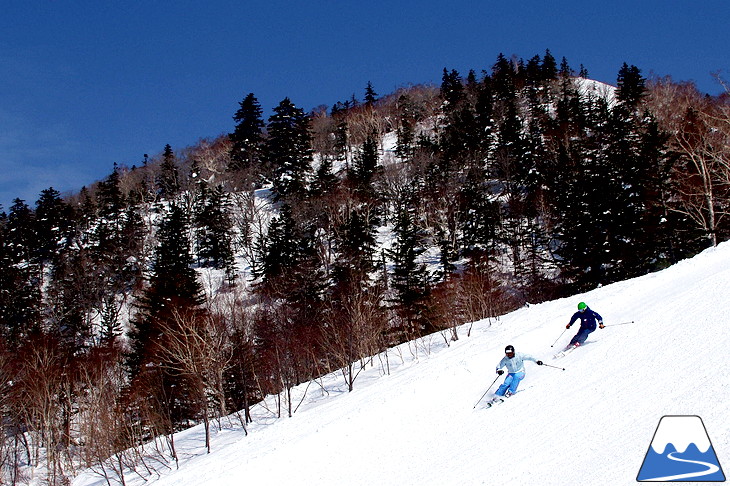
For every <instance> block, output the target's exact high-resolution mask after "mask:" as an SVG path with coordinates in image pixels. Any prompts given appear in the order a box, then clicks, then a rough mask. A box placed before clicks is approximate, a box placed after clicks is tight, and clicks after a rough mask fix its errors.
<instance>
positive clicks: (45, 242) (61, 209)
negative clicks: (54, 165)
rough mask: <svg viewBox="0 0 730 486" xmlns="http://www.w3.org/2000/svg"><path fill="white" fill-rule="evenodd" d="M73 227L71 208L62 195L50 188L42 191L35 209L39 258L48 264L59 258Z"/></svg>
mask: <svg viewBox="0 0 730 486" xmlns="http://www.w3.org/2000/svg"><path fill="white" fill-rule="evenodd" d="M71 227H72V222H71V208H70V207H69V206H68V205H67V204H66V203H65V202H64V201H63V200H62V199H61V194H60V193H59V192H58V191H57V190H55V189H53V188H52V187H49V188H48V189H44V190H43V191H41V196H40V198H39V199H38V201H37V202H36V208H35V234H36V238H37V248H38V258H39V259H40V261H41V262H47V261H50V260H52V259H53V258H54V257H55V256H57V254H58V251H59V250H60V247H61V245H62V242H63V240H64V239H65V238H68V237H69V236H70V235H69V232H70V230H71Z"/></svg>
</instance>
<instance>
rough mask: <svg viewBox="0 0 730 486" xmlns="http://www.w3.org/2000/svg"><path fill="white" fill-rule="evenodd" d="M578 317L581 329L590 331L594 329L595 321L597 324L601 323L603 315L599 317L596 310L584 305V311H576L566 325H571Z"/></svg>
mask: <svg viewBox="0 0 730 486" xmlns="http://www.w3.org/2000/svg"><path fill="white" fill-rule="evenodd" d="M578 319H580V330H581V331H582V330H584V329H587V330H589V331H590V332H593V331H595V330H596V322H598V324H602V323H603V317H601V316H600V315H599V314H598V312H595V311H592V310H591V309H590V308H589V307H586V308H585V310H584V311H578V312H576V313H575V314H573V317H571V318H570V323H569V324H568V325H569V326H572V325H573V323H574V322H575V321H577V320H578Z"/></svg>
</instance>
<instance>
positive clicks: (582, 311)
mask: <svg viewBox="0 0 730 486" xmlns="http://www.w3.org/2000/svg"><path fill="white" fill-rule="evenodd" d="M578 319H580V329H579V330H578V333H577V334H576V335H575V336H573V339H571V340H570V344H569V345H568V347H571V346H580V345H581V344H583V343H584V342H585V340H586V339H587V338H588V335H589V334H590V333H592V332H593V331H595V330H596V322H598V327H600V328H601V329H603V328H604V327H606V326H604V325H603V317H601V316H600V315H599V314H598V312H596V311H594V310H591V309H589V308H588V306H587V305H586V303H585V302H581V303H579V304H578V312H576V313H575V314H573V317H571V318H570V322H569V323H568V325H567V326H565V328H566V329H570V326H572V325H573V323H574V322H575V321H577V320H578Z"/></svg>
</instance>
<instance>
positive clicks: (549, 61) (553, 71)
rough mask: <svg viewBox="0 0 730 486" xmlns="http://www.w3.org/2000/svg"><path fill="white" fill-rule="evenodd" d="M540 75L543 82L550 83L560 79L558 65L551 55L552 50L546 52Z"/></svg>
mask: <svg viewBox="0 0 730 486" xmlns="http://www.w3.org/2000/svg"><path fill="white" fill-rule="evenodd" d="M540 74H541V78H542V81H543V82H549V81H552V80H554V79H557V77H558V65H557V62H556V61H555V58H554V57H553V55H552V53H550V49H546V50H545V56H544V57H543V58H542V65H541V66H540Z"/></svg>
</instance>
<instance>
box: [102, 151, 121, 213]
mask: <svg viewBox="0 0 730 486" xmlns="http://www.w3.org/2000/svg"><path fill="white" fill-rule="evenodd" d="M120 183H121V180H120V177H119V168H118V167H117V164H116V163H115V164H114V170H113V171H112V173H111V174H110V175H109V176H108V177H107V178H106V179H105V180H103V181H102V182H100V183H99V190H98V192H97V209H98V212H99V216H101V217H102V218H106V219H114V218H116V217H117V216H118V215H119V214H120V212H121V211H122V209H123V208H124V195H123V194H122V189H121V186H120Z"/></svg>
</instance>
